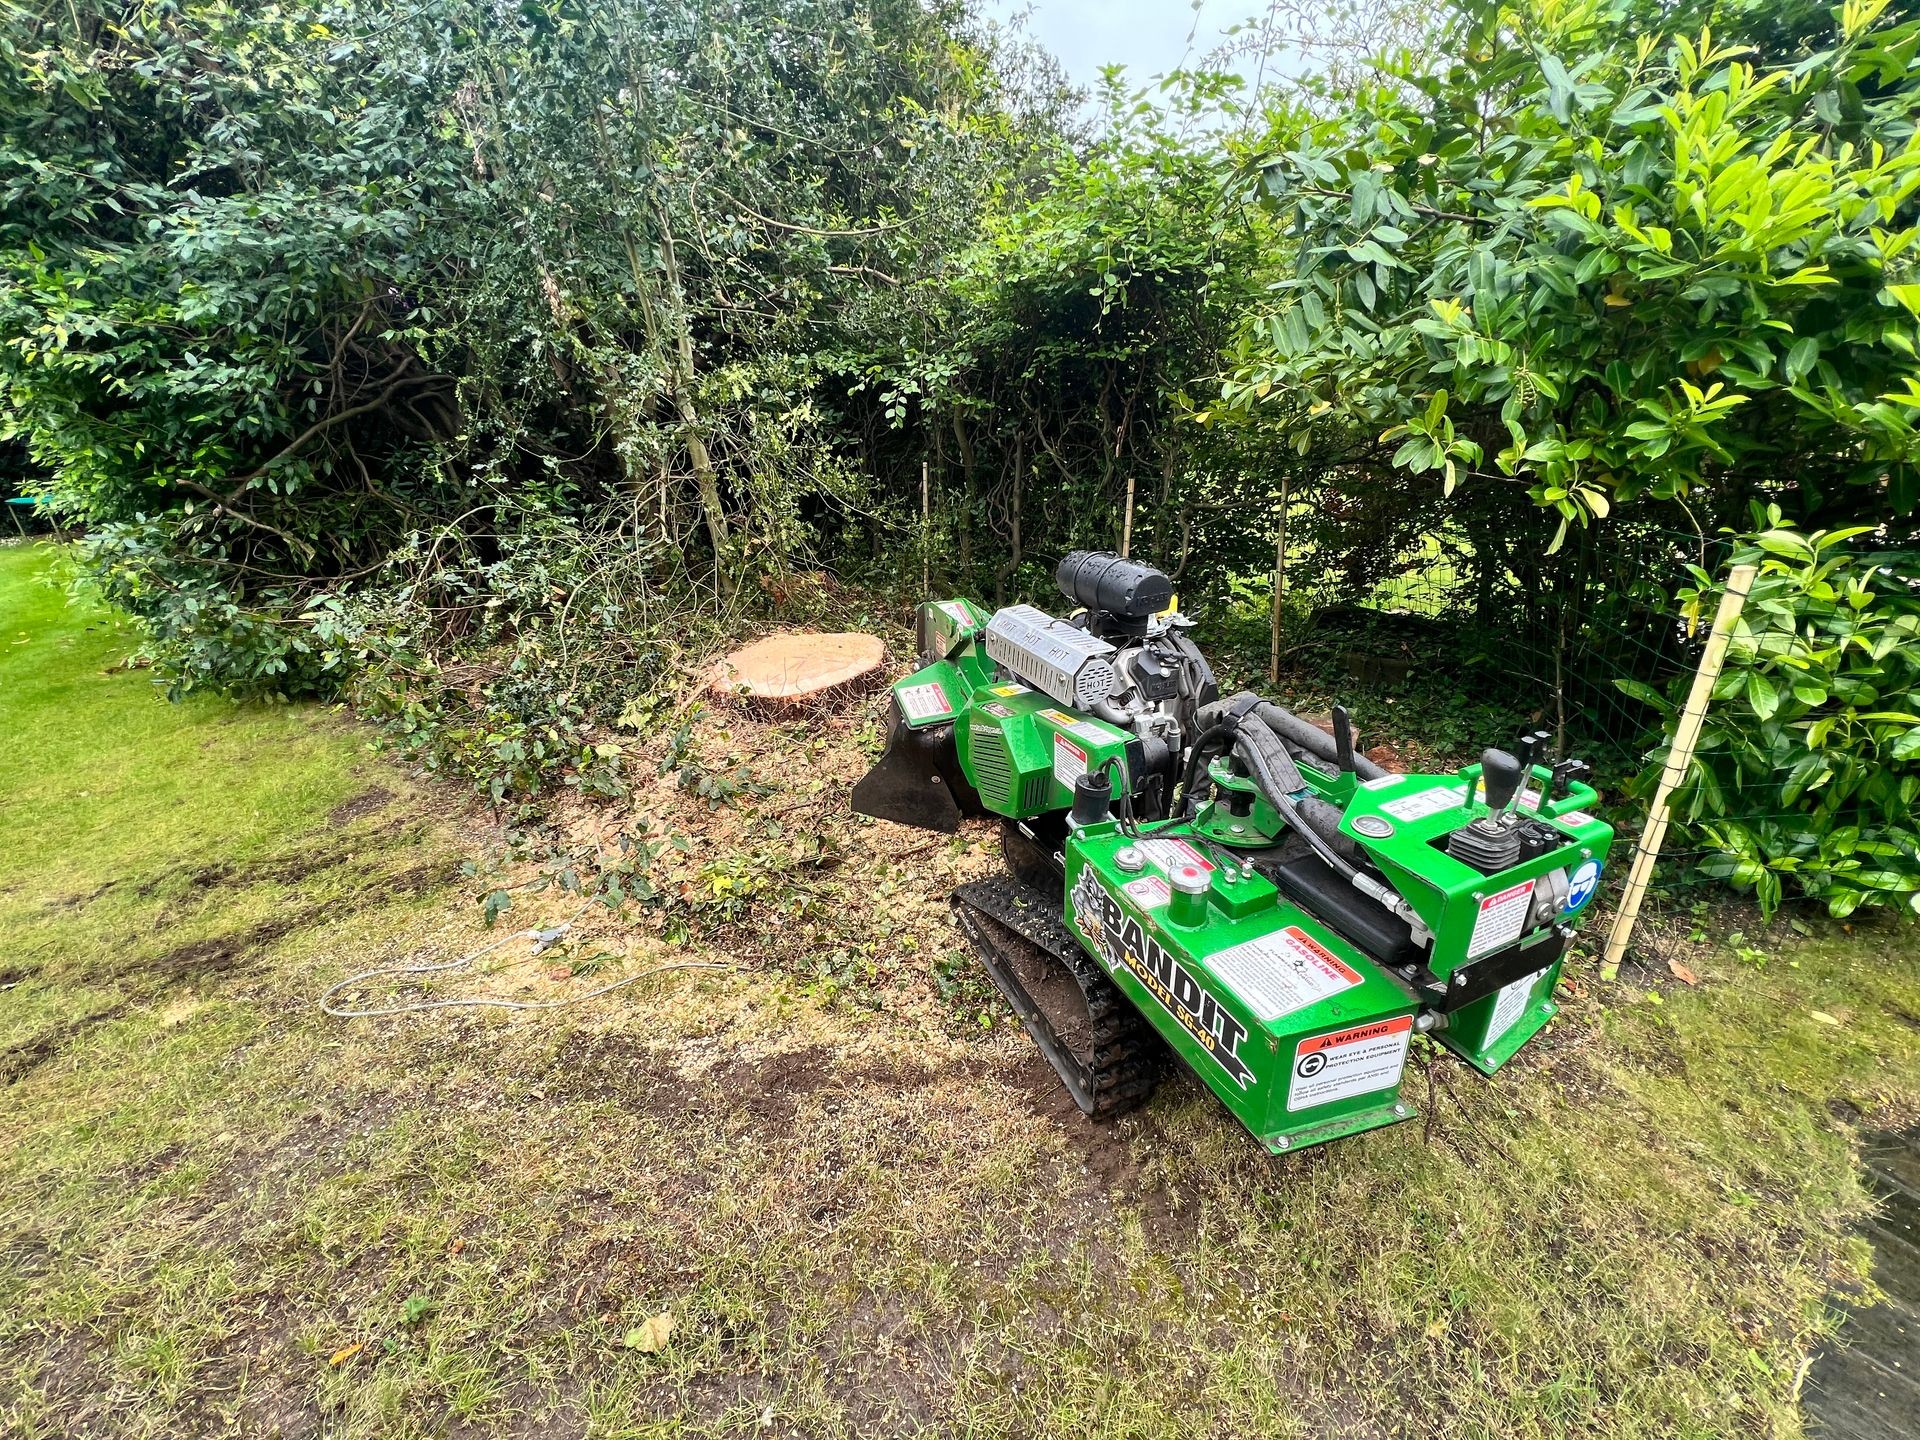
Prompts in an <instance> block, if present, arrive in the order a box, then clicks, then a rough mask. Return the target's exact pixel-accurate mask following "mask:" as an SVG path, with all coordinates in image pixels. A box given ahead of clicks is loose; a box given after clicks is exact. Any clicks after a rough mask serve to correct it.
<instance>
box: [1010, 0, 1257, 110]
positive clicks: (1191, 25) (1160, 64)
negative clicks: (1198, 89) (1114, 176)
mask: <svg viewBox="0 0 1920 1440" xmlns="http://www.w3.org/2000/svg"><path fill="white" fill-rule="evenodd" d="M983 8H984V10H985V12H986V14H988V15H989V16H991V17H993V18H994V19H997V20H1003V21H1004V20H1009V19H1011V18H1013V17H1014V16H1015V15H1018V14H1019V13H1021V12H1022V11H1025V10H1029V9H1030V10H1031V11H1032V15H1031V17H1030V18H1029V20H1028V22H1027V30H1028V33H1029V34H1031V35H1032V36H1033V37H1034V38H1035V39H1037V40H1038V41H1039V42H1040V43H1041V44H1042V45H1044V46H1046V48H1047V49H1049V50H1051V51H1052V52H1053V53H1054V54H1055V55H1057V56H1059V58H1060V61H1061V63H1062V64H1063V65H1065V66H1066V71H1067V76H1068V78H1069V79H1071V80H1072V81H1073V82H1074V83H1075V84H1077V85H1082V86H1085V87H1087V88H1088V89H1092V88H1093V86H1094V85H1096V84H1097V83H1098V82H1099V79H1100V67H1101V66H1102V65H1111V64H1123V65H1125V66H1126V67H1127V75H1128V77H1129V78H1130V79H1132V80H1133V81H1134V82H1135V83H1136V84H1145V83H1146V82H1147V81H1148V80H1149V79H1151V78H1152V77H1153V76H1155V75H1160V74H1164V73H1165V72H1167V71H1168V70H1172V69H1175V68H1177V67H1178V66H1180V65H1181V64H1183V63H1187V62H1190V61H1193V60H1197V59H1199V58H1200V57H1201V56H1203V55H1205V54H1206V53H1207V52H1208V51H1209V50H1212V49H1213V48H1215V47H1216V46H1218V45H1220V44H1221V43H1222V42H1223V41H1224V40H1225V39H1226V36H1225V34H1224V32H1225V31H1226V30H1227V28H1228V27H1229V26H1232V25H1234V24H1236V23H1238V22H1239V21H1242V20H1245V19H1246V18H1247V17H1248V16H1249V15H1252V14H1254V13H1256V12H1258V11H1260V10H1263V9H1264V8H1265V7H1264V6H1263V5H1262V4H1261V3H1260V0H1200V5H1199V8H1198V10H1197V11H1196V9H1195V7H1194V6H1193V4H1192V3H1191V0H986V4H985V5H984V7H983ZM1189 36H1191V37H1192V38H1191V41H1189V38H1188V37H1189ZM1248 78H1249V79H1251V78H1252V76H1251V75H1249V76H1248Z"/></svg>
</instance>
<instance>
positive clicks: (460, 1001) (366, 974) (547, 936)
mask: <svg viewBox="0 0 1920 1440" xmlns="http://www.w3.org/2000/svg"><path fill="white" fill-rule="evenodd" d="M592 904H593V901H591V900H589V901H587V902H586V904H584V905H582V906H581V907H580V908H579V909H578V910H576V911H574V912H573V914H572V915H571V916H569V917H568V918H567V919H566V920H563V921H562V922H561V923H560V924H558V925H555V926H551V927H549V928H548V929H545V930H522V931H516V932H515V933H513V934H511V935H503V936H501V937H500V938H499V939H498V940H496V941H494V942H493V943H492V944H491V945H486V946H483V947H482V948H480V949H478V950H473V951H469V952H468V953H467V954H465V955H462V956H460V957H459V958H458V959H455V960H442V961H440V962H438V963H437V964H433V965H377V966H375V967H374V968H373V969H371V970H362V971H360V972H359V973H358V974H356V975H349V976H347V978H346V979H344V980H342V981H340V982H339V983H338V984H335V985H329V986H328V987H327V988H326V990H325V991H323V992H322V993H321V996H320V998H319V1000H318V1001H316V1002H315V1003H316V1004H317V1005H318V1006H319V1007H320V1009H321V1010H322V1011H324V1012H325V1013H326V1014H328V1015H332V1016H334V1017H336V1018H338V1019H341V1020H364V1019H368V1018H371V1017H375V1016H380V1015H405V1014H409V1013H410V1012H412V1011H416V1010H451V1009H455V1008H458V1007H462V1006H490V1007H492V1008H494V1009H498V1010H558V1009H560V1008H562V1007H563V1006H567V1005H578V1004H579V1003H580V1002H581V1001H582V1000H591V999H593V998H594V997H596V996H599V995H605V994H607V993H608V992H609V991H613V990H618V989H620V988H621V987H622V986H624V985H631V984H633V982H634V981H636V980H644V979H646V978H647V977H648V976H649V975H659V974H662V973H664V972H666V971H668V970H731V969H732V968H733V967H732V966H731V965H727V964H722V963H717V962H712V961H701V960H675V961H671V962H669V963H668V964H665V965H655V966H653V967H652V968H651V969H647V970H642V971H641V972H640V973H639V974H637V975H628V976H626V977H625V978H624V979H620V980H615V981H614V982H613V983H612V984H610V985H601V986H598V987H596V988H595V989H592V990H587V991H583V992H582V993H581V994H578V995H568V996H565V997H563V998H562V999H559V1000H500V999H495V998H494V997H492V996H488V995H461V996H456V997H454V998H453V999H450V1000H410V1001H408V1002H407V1003H406V1004H404V1005H386V1006H382V1007H380V1008H379V1009H374V1010H342V1009H340V1008H339V1007H338V1006H334V1005H329V1004H328V1003H327V1001H328V1000H330V999H331V998H332V997H333V996H335V995H337V994H338V993H339V992H340V991H342V990H344V989H346V988H347V987H348V986H349V985H357V984H359V983H360V982H361V981H363V980H371V979H373V978H374V977H376V976H379V975H434V974H438V973H439V972H441V971H443V970H463V969H465V968H466V967H467V966H469V965H471V964H473V962H474V961H476V960H478V959H480V958H481V956H483V955H491V954H492V953H493V952H494V951H495V950H498V949H499V948H500V947H501V946H503V945H507V944H510V943H512V942H513V941H515V940H531V941H532V942H533V950H532V952H531V953H530V954H529V955H528V956H527V958H528V959H529V960H531V959H534V958H535V957H536V956H539V955H542V954H544V953H545V952H546V951H547V950H549V949H551V948H552V947H553V944H554V942H555V941H557V940H558V939H559V938H560V937H561V936H562V935H564V934H566V933H567V932H568V931H569V930H571V929H572V928H573V922H574V921H575V920H578V919H579V918H580V917H581V916H582V915H584V914H586V913H587V909H588V907H589V906H591V905H592Z"/></svg>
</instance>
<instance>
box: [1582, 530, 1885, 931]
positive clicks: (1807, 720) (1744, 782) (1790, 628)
mask: <svg viewBox="0 0 1920 1440" xmlns="http://www.w3.org/2000/svg"><path fill="white" fill-rule="evenodd" d="M1772 518H1773V519H1775V520H1776V521H1777V519H1778V512H1777V511H1775V512H1774V514H1773V517H1772ZM1863 533H1865V532H1864V531H1863V529H1862V527H1847V528H1845V529H1842V530H1834V531H1816V532H1813V533H1810V534H1809V533H1803V532H1799V531H1795V530H1791V529H1788V528H1785V527H1783V526H1781V525H1778V524H1777V523H1776V524H1775V525H1773V526H1772V528H1769V529H1767V530H1765V531H1761V532H1759V533H1757V534H1755V535H1752V536H1749V537H1747V538H1746V539H1745V540H1744V541H1743V542H1742V544H1741V546H1740V548H1739V550H1738V551H1737V553H1736V554H1735V556H1734V557H1733V558H1734V562H1735V563H1749V564H1755V565H1757V566H1758V567H1759V575H1758V577H1757V578H1756V580H1755V582H1754V584H1753V587H1752V590H1751V592H1750V594H1749V596H1748V599H1747V603H1746V606H1745V609H1744V612H1743V614H1742V619H1741V626H1740V630H1739V632H1738V635H1737V638H1736V640H1735V643H1734V644H1733V645H1732V646H1731V647H1730V648H1729V651H1728V658H1727V666H1726V669H1725V670H1724V671H1723V672H1722V674H1721V677H1720V681H1719V683H1718V684H1716V685H1715V687H1714V691H1713V703H1712V708H1711V710H1710V712H1709V724H1710V727H1711V729H1712V731H1713V734H1714V740H1713V743H1712V744H1710V745H1706V746H1703V747H1702V749H1701V750H1700V751H1699V752H1698V753H1697V754H1696V756H1695V761H1694V770H1693V773H1692V775H1691V776H1690V777H1689V779H1688V782H1687V784H1686V785H1685V786H1684V787H1682V790H1681V792H1680V804H1679V806H1678V809H1677V813H1678V815H1679V816H1680V820H1679V824H1680V825H1681V828H1682V830H1683V831H1685V832H1687V833H1688V834H1689V837H1690V838H1689V839H1688V841H1687V843H1689V844H1695V845H1698V844H1707V845H1712V846H1716V847H1719V848H1720V849H1721V850H1722V851H1723V852H1724V854H1725V855H1726V856H1729V857H1737V858H1738V860H1739V864H1738V865H1737V866H1733V867H1723V868H1722V870H1721V871H1720V873H1724V874H1725V875H1727V876H1728V877H1729V878H1731V879H1733V880H1734V881H1735V882H1736V883H1738V884H1742V885H1749V886H1753V887H1755V889H1756V894H1757V896H1758V898H1759V899H1760V901H1761V903H1762V905H1763V906H1764V907H1766V908H1769V909H1771V908H1772V907H1773V906H1774V905H1776V904H1778V903H1779V900H1780V898H1781V896H1782V894H1783V893H1784V891H1783V882H1786V881H1790V882H1791V883H1792V884H1793V885H1795V886H1796V887H1798V888H1799V889H1800V890H1801V891H1802V892H1803V893H1805V894H1808V895H1812V896H1817V897H1819V898H1821V899H1823V900H1825V901H1826V902H1827V904H1828V906H1829V908H1830V909H1831V910H1832V912H1833V913H1834V914H1836V915H1845V914H1850V913H1852V911H1853V910H1854V909H1856V908H1858V907H1859V906H1860V905H1863V904H1869V905H1871V904H1888V903H1903V902H1905V901H1906V900H1908V899H1909V898H1910V897H1911V896H1912V895H1914V894H1915V893H1916V892H1920V833H1916V831H1915V830H1914V828H1913V824H1912V821H1911V818H1910V817H1911V805H1912V802H1913V799H1914V798H1915V797H1916V795H1920V693H1917V692H1920V652H1916V651H1915V650H1914V649H1913V648H1911V647H1909V646H1907V645H1906V644H1904V643H1903V642H1904V641H1905V640H1906V638H1907V637H1908V636H1910V635H1911V634H1913V633H1914V631H1915V627H1916V626H1920V553H1912V552H1885V551H1857V550H1851V549H1849V548H1848V545H1849V542H1851V541H1855V540H1857V539H1859V537H1860V536H1861V535H1862V534H1863ZM1682 599H1683V601H1684V602H1686V603H1687V605H1688V606H1689V608H1690V609H1697V610H1698V611H1699V612H1700V613H1704V612H1705V610H1706V609H1707V608H1708V607H1709V602H1711V601H1713V600H1714V599H1715V597H1714V596H1713V594H1712V593H1711V592H1710V591H1706V590H1696V591H1688V592H1683V595H1682ZM1890 641H1891V642H1893V643H1889V642H1890ZM1616 683H1619V684H1620V688H1621V689H1623V690H1625V691H1626V692H1627V693H1629V694H1632V695H1635V696H1636V697H1637V698H1640V699H1643V700H1646V701H1647V702H1648V703H1649V704H1656V705H1659V706H1660V707H1661V708H1662V710H1663V713H1665V714H1668V715H1669V716H1670V715H1671V713H1672V710H1671V707H1670V706H1668V705H1667V703H1666V702H1665V701H1664V699H1662V697H1659V696H1657V695H1655V694H1653V693H1652V692H1651V691H1649V690H1648V689H1647V688H1646V687H1645V686H1639V685H1636V684H1635V683H1634V682H1630V681H1628V682H1616ZM1893 697H1903V703H1900V704H1893V703H1888V702H1889V701H1890V700H1891V699H1893ZM1904 697H1913V699H1911V700H1906V699H1905V698H1904ZM1663 755H1664V751H1655V752H1653V753H1652V754H1650V755H1649V757H1648V759H1649V767H1648V769H1647V770H1646V771H1645V772H1644V773H1643V774H1642V776H1641V780H1640V783H1641V785H1642V786H1645V785H1648V784H1651V783H1652V782H1653V781H1654V780H1655V779H1656V778H1657V775H1658V770H1659V765H1658V761H1659V760H1660V758H1661V757H1662V756H1663ZM1732 817H1750V818H1746V819H1736V818H1732Z"/></svg>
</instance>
